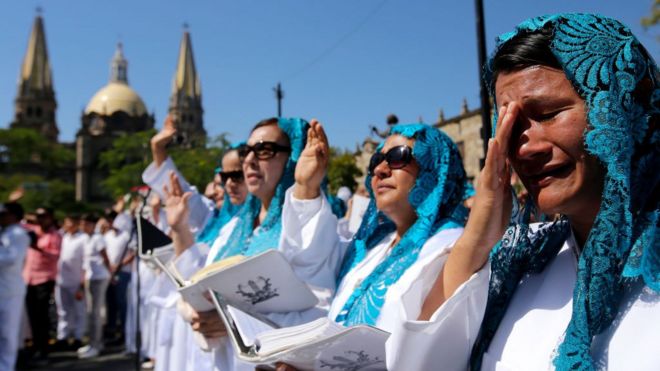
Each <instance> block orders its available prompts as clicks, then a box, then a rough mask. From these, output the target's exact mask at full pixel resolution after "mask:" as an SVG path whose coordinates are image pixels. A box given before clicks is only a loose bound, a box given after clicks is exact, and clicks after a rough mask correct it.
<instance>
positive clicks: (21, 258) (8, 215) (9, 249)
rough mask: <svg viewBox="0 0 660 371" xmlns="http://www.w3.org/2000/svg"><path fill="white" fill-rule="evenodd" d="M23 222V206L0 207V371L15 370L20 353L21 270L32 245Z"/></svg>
mask: <svg viewBox="0 0 660 371" xmlns="http://www.w3.org/2000/svg"><path fill="white" fill-rule="evenodd" d="M21 219H23V207H21V205H20V204H18V203H16V202H8V203H6V204H0V370H13V369H14V365H15V364H16V354H17V352H18V343H19V332H20V331H19V330H20V325H21V315H22V314H23V303H24V300H25V282H24V281H23V278H22V277H21V271H22V269H23V264H24V263H25V255H26V254H27V250H28V246H29V245H30V237H29V236H28V234H27V231H26V230H25V229H24V228H23V227H21V225H20V221H21Z"/></svg>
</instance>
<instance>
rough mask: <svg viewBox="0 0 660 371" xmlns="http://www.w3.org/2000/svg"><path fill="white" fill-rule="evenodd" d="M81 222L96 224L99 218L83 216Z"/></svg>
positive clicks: (90, 215) (93, 215) (91, 215)
mask: <svg viewBox="0 0 660 371" xmlns="http://www.w3.org/2000/svg"><path fill="white" fill-rule="evenodd" d="M80 220H82V221H84V222H90V223H96V222H98V221H99V217H98V216H96V215H95V214H82V215H81V216H80Z"/></svg>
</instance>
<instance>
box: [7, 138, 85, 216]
mask: <svg viewBox="0 0 660 371" xmlns="http://www.w3.org/2000/svg"><path fill="white" fill-rule="evenodd" d="M74 164H75V152H74V150H73V148H72V147H68V146H65V145H63V144H60V143H54V142H50V141H48V140H47V139H46V138H44V137H43V136H42V135H41V134H39V133H38V132H37V131H35V130H32V129H24V128H10V129H0V172H1V173H2V182H0V200H2V201H4V200H7V199H8V198H9V195H10V194H11V193H12V192H13V191H15V190H18V189H21V190H22V191H23V196H22V198H21V199H20V202H21V204H22V205H23V207H24V208H25V209H26V210H28V211H32V210H34V209H36V208H38V207H52V208H53V209H55V210H56V211H58V212H60V213H62V212H68V211H74V209H75V207H74V206H75V202H74V196H75V189H74V185H73V184H72V182H68V181H65V180H63V179H65V177H67V176H71V175H72V174H73V170H74Z"/></svg>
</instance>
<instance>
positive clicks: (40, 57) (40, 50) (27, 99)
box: [11, 9, 59, 140]
mask: <svg viewBox="0 0 660 371" xmlns="http://www.w3.org/2000/svg"><path fill="white" fill-rule="evenodd" d="M56 107H57V103H56V101H55V92H54V90H53V78H52V72H51V68H50V61H49V59H48V48H47V47H46V34H45V32H44V22H43V18H42V17H41V10H40V9H37V16H36V17H35V19H34V24H33V25H32V31H31V33H30V39H29V40H28V47H27V51H26V52H25V57H24V58H23V64H22V65H21V71H20V75H19V77H18V94H17V95H16V100H15V106H14V109H15V112H14V121H13V122H12V124H11V126H12V127H23V128H32V129H35V130H37V131H39V132H40V133H41V134H43V135H44V136H45V137H47V138H48V139H50V140H57V135H58V133H59V130H58V129H57V125H56V124H55V109H56Z"/></svg>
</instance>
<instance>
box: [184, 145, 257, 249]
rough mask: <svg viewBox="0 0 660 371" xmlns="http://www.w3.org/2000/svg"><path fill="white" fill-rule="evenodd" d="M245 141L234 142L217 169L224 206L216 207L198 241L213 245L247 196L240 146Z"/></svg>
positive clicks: (198, 236) (197, 238)
mask: <svg viewBox="0 0 660 371" xmlns="http://www.w3.org/2000/svg"><path fill="white" fill-rule="evenodd" d="M243 145H245V142H238V143H233V144H232V145H231V146H230V147H229V150H228V151H227V152H225V154H224V155H223V156H222V163H221V165H222V166H221V167H218V168H217V169H216V176H218V177H219V178H220V186H221V187H222V189H223V190H224V195H223V196H222V197H223V198H224V200H223V202H222V207H221V208H220V209H217V208H216V209H215V210H214V211H213V215H212V216H211V219H210V220H209V221H208V222H207V223H206V226H205V227H204V229H203V230H202V232H201V233H200V234H199V235H197V237H196V238H195V240H196V242H202V243H205V244H207V245H209V246H210V245H212V244H213V241H215V239H216V238H217V237H218V234H219V233H220V229H222V227H224V225H225V224H227V222H229V220H231V218H233V217H234V215H236V213H237V212H238V211H239V210H240V208H241V206H243V203H244V202H245V198H246V197H247V187H246V186H245V182H244V176H243V168H242V165H241V159H240V156H239V155H238V148H240V147H241V146H243Z"/></svg>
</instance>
